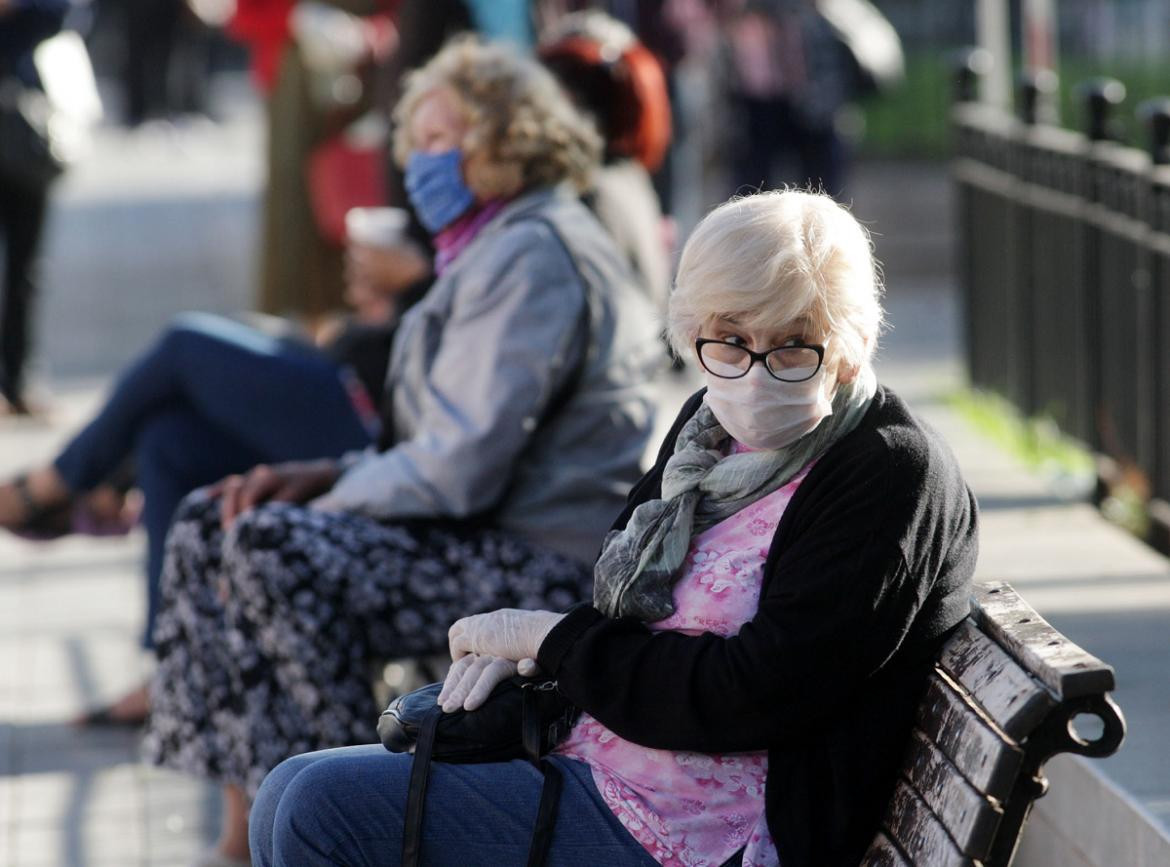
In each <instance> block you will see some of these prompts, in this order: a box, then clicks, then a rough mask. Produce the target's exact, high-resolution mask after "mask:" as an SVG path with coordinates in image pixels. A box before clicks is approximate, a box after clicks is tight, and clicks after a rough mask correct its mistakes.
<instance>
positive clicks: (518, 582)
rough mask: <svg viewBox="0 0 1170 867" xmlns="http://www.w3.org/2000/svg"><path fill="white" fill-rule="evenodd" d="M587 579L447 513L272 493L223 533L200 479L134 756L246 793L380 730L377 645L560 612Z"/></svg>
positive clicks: (188, 506) (182, 522) (170, 559)
mask: <svg viewBox="0 0 1170 867" xmlns="http://www.w3.org/2000/svg"><path fill="white" fill-rule="evenodd" d="M591 580H592V576H591V574H590V571H589V570H588V569H587V568H586V567H585V566H583V565H582V564H580V563H578V562H576V561H574V560H571V559H569V558H567V557H564V556H562V555H560V554H557V553H555V552H552V551H549V550H546V549H542V548H540V547H538V546H535V545H533V544H531V543H529V542H526V541H525V540H523V539H520V538H518V537H516V536H515V535H512V534H509V533H506V532H503V531H500V530H496V529H491V528H482V527H471V526H461V525H459V524H455V523H440V522H424V521H419V522H406V523H389V522H381V521H377V520H374V519H371V518H367V517H364V516H361V515H356V514H348V513H334V512H325V511H320V510H316V509H312V508H309V507H305V506H295V505H290V504H285V503H270V504H267V505H264V506H261V507H260V508H257V509H255V510H253V511H251V512H248V513H246V514H244V515H243V516H241V517H240V518H239V519H237V520H236V522H235V523H234V524H233V526H232V528H231V529H230V530H229V531H228V532H227V533H226V534H225V533H224V532H223V531H222V529H221V528H220V523H219V502H218V500H216V499H214V498H211V497H209V496H208V495H207V494H206V493H205V492H203V491H197V492H195V493H194V494H191V495H190V496H188V497H187V499H186V500H185V501H184V502H183V504H182V505H181V506H180V507H179V510H178V512H177V513H176V516H175V521H174V524H173V526H172V528H171V532H170V535H169V537H168V542H167V558H166V565H165V567H164V571H163V579H162V593H163V599H162V608H161V610H160V612H159V616H158V622H157V625H156V627H155V648H156V652H157V654H158V664H159V667H158V672H157V674H156V676H155V679H154V683H153V687H152V692H151V708H152V710H151V719H150V724H149V726H148V728H147V733H146V737H145V742H144V749H145V753H146V756H147V758H148V759H149V760H151V761H153V762H155V763H157V764H165V765H168V766H170V767H173V768H176V769H179V770H183V771H187V772H190V773H194V774H197V775H199V776H202V777H207V778H211V779H214V780H217V781H219V782H223V783H232V784H236V785H241V786H243V787H244V788H245V789H246V790H247V791H248V792H249V793H255V791H256V789H257V788H258V787H259V785H260V782H261V781H262V780H263V779H264V775H265V774H266V773H267V772H268V771H269V770H270V769H271V768H273V767H274V766H275V765H276V764H278V763H279V762H280V761H281V760H283V759H285V758H287V757H288V756H291V755H294V754H296V753H301V752H305V751H308V750H317V749H324V748H327V747H336V746H345V745H349V744H357V743H370V742H372V741H376V740H377V738H376V735H375V731H374V727H375V723H376V722H377V716H378V712H379V710H380V708H378V707H377V706H376V705H375V703H374V698H373V695H372V693H371V680H370V665H371V662H373V661H374V660H377V659H386V658H391V657H403V656H416V655H421V654H432V653H437V652H441V651H442V650H444V649H445V648H446V646H447V629H448V627H449V626H450V625H451V623H452V622H453V621H454V620H456V619H458V618H460V617H463V616H466V615H468V614H474V613H477V612H481V611H488V610H492V609H495V608H501V607H512V608H544V609H548V610H554V611H559V610H561V609H563V608H565V607H566V606H568V605H570V604H572V603H573V602H576V601H578V600H581V599H588V598H589V593H590V584H591Z"/></svg>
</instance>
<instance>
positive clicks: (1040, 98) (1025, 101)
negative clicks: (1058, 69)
mask: <svg viewBox="0 0 1170 867" xmlns="http://www.w3.org/2000/svg"><path fill="white" fill-rule="evenodd" d="M1058 84H1059V79H1057V77H1056V73H1055V72H1053V71H1052V70H1051V69H1035V70H1030V71H1026V72H1024V73H1023V75H1021V76H1020V120H1022V121H1023V122H1024V123H1026V124H1028V125H1029V126H1034V125H1035V124H1038V123H1056V120H1057V117H1058V113H1057V108H1056V92H1057V89H1058Z"/></svg>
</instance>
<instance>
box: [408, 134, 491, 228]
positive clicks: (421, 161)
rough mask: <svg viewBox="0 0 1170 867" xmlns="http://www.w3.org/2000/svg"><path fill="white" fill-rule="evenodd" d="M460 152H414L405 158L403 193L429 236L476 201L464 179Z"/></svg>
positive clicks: (452, 221) (457, 217)
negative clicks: (404, 187)
mask: <svg viewBox="0 0 1170 867" xmlns="http://www.w3.org/2000/svg"><path fill="white" fill-rule="evenodd" d="M462 165H463V151H461V150H460V149H459V148H452V149H451V150H449V151H442V152H441V153H427V152H425V151H414V152H412V153H411V155H410V158H409V159H408V160H407V161H406V176H405V178H404V180H405V182H406V195H407V196H408V197H409V198H410V203H411V204H412V205H413V206H414V212H415V213H416V214H418V219H419V222H421V223H422V224H423V226H425V227H426V230H427V231H428V232H430V233H431V234H432V235H433V234H435V233H436V232H438V231H439V230H440V229H444V228H446V227H447V226H450V225H451V224H452V223H454V222H455V221H456V220H457V219H459V218H460V217H461V216H463V215H464V214H465V213H467V210H468V208H470V207H471V206H472V205H473V204H475V195H474V194H473V193H472V192H471V190H470V189H468V186H467V184H466V183H465V182H464V180H463V170H462Z"/></svg>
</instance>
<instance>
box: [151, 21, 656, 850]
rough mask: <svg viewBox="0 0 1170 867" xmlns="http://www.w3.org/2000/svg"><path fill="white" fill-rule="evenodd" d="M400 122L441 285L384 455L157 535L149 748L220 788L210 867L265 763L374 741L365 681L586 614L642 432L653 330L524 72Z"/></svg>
mask: <svg viewBox="0 0 1170 867" xmlns="http://www.w3.org/2000/svg"><path fill="white" fill-rule="evenodd" d="M396 115H397V119H398V126H397V130H396V142H395V145H396V149H395V152H396V156H397V158H398V159H399V161H400V162H401V163H402V164H403V166H404V168H405V172H406V183H407V187H408V190H409V194H410V198H411V202H412V204H413V205H414V207H415V208H416V210H417V212H418V214H419V216H420V218H421V219H422V222H423V223H424V225H426V226H427V227H428V228H429V229H430V231H431V232H433V233H434V239H435V247H436V250H437V259H436V263H435V270H436V273H437V274H438V277H437V279H436V281H435V283H434V285H433V286H432V288H431V289H430V291H429V292H428V294H427V295H426V297H425V298H424V299H423V300H422V301H420V302H419V303H418V304H417V305H416V306H415V307H413V308H412V309H411V310H410V311H409V312H408V313H407V314H405V315H404V317H403V319H402V321H401V323H400V325H399V328H398V331H397V333H396V335H395V339H394V345H393V350H392V353H391V361H390V369H389V374H388V381H387V387H388V390H389V395H388V399H387V405H388V406H390V407H392V415H393V418H392V420H391V421H390V423H389V433H390V437H389V442H387V443H385V444H384V448H383V449H382V450H381V451H376V450H372V449H371V450H368V451H366V452H357V453H352V454H348V455H346V456H345V457H343V458H342V459H341V460H322V461H315V462H311V463H299V464H285V465H276V466H261V467H257V468H255V469H253V470H252V471H251V472H249V473H247V474H245V475H243V476H233V477H230V478H228V479H225V480H224V481H222V482H220V483H219V484H217V485H215V486H212V487H211V488H209V489H203V490H200V491H197V492H195V493H194V494H192V495H191V496H189V497H188V498H187V499H186V500H185V501H184V502H183V504H181V505H180V507H179V509H178V511H177V513H176V516H175V520H174V523H173V525H172V529H171V533H170V537H169V541H168V547H167V552H166V559H165V565H164V569H163V578H162V583H163V586H162V601H161V608H160V611H159V615H158V619H157V626H156V628H155V634H154V637H155V647H156V651H157V655H158V659H159V665H158V671H157V674H156V677H155V679H154V683H153V689H152V692H151V720H150V723H149V726H148V729H147V733H146V737H145V750H146V753H147V755H148V757H149V758H150V759H151V760H152V761H154V762H157V763H160V764H164V765H168V766H170V767H174V768H178V769H180V770H183V771H187V772H190V773H193V774H197V775H200V776H203V777H208V778H211V779H214V780H216V781H218V782H220V783H222V784H223V785H224V787H225V794H226V809H225V811H224V827H223V832H222V835H221V838H220V841H219V844H218V846H217V847H216V850H215V851H214V852H213V853H211V854H210V855H209V856H208V858H207V860H205V861H204V862H203V863H206V864H233V863H236V862H239V863H245V859H246V857H247V854H248V852H247V838H246V829H247V825H246V817H247V808H248V802H249V799H250V797H251V795H252V794H253V793H254V792H255V790H256V788H257V787H258V786H259V784H260V781H261V780H262V779H263V778H264V775H265V774H266V773H267V771H268V770H270V769H271V768H272V767H274V766H275V765H276V764H277V763H278V762H279V761H281V760H282V759H284V758H286V757H288V756H290V755H292V754H294V753H297V752H301V751H304V750H306V749H319V748H324V747H333V746H342V745H345V744H353V743H362V742H369V741H371V740H373V739H374V737H375V735H374V722H375V720H376V718H377V711H378V708H377V706H376V704H375V702H374V698H373V693H372V689H371V684H370V680H369V671H370V670H371V669H370V666H371V663H373V662H374V661H376V660H382V659H385V658H388V657H402V656H414V655H422V654H433V653H435V652H438V651H440V650H442V649H444V648H445V647H446V642H447V629H448V627H449V626H450V624H451V623H452V622H453V621H455V620H457V619H458V618H460V617H463V616H466V615H469V614H474V613H476V612H482V611H488V610H491V609H493V608H498V607H500V606H510V607H516V608H549V609H553V610H562V609H563V608H565V607H566V606H568V605H570V604H571V603H573V602H575V601H578V600H580V599H583V598H588V594H589V592H590V585H591V574H590V570H589V567H588V564H589V562H590V560H591V558H592V556H593V554H594V552H595V551H596V549H597V547H598V545H599V544H600V543H601V540H602V536H603V535H604V532H605V530H606V528H607V527H608V525H609V522H610V520H611V519H612V516H613V515H614V514H615V513H616V512H617V511H619V510H620V508H621V506H622V503H623V502H624V497H625V492H626V490H627V489H628V487H629V485H630V484H631V483H632V482H633V481H634V480H635V479H636V477H637V475H638V470H639V463H640V459H641V455H642V453H643V450H644V447H645V443H646V438H647V435H648V433H649V430H650V423H651V412H650V401H649V399H648V393H647V390H646V386H645V383H646V381H647V377H648V374H649V372H650V369H651V367H652V365H653V364H654V363H656V362H657V360H658V359H659V355H660V353H659V350H658V348H657V341H656V337H655V330H654V317H653V316H652V315H651V314H650V311H649V309H648V307H647V306H646V305H645V302H644V300H643V297H642V293H641V292H639V290H638V289H637V288H635V287H634V285H633V283H632V280H631V277H630V273H629V269H628V267H627V266H626V264H625V262H624V260H623V258H622V257H621V255H620V253H618V251H617V250H616V248H615V247H614V245H613V243H612V241H611V240H610V239H609V237H608V236H607V235H606V234H605V232H604V231H603V230H602V228H601V227H600V226H599V225H598V223H597V222H596V221H595V219H594V218H593V217H592V215H591V214H590V213H589V212H588V210H587V209H586V208H585V207H584V206H583V205H582V204H581V203H580V202H579V201H578V199H577V196H576V188H577V187H579V186H580V185H582V184H584V183H585V182H586V180H587V176H588V173H589V171H590V169H591V167H592V166H593V165H594V164H595V161H596V158H597V155H598V153H599V150H600V141H599V139H598V137H597V134H596V133H595V132H594V131H593V129H592V127H590V126H589V125H588V123H587V122H586V121H584V120H583V119H582V118H581V117H580V116H579V115H578V114H576V112H575V111H574V110H573V109H572V107H571V106H570V105H569V103H568V102H567V101H566V98H565V97H564V95H563V94H562V93H561V91H560V90H559V88H558V87H557V85H556V84H555V83H554V81H553V80H552V78H551V77H550V75H549V74H548V73H547V72H545V71H544V70H543V69H541V68H540V67H539V66H538V65H537V64H535V63H534V62H533V61H530V60H526V59H522V58H521V57H519V56H518V55H517V54H515V53H514V52H512V51H511V50H510V49H507V48H504V47H491V46H484V45H481V44H478V43H476V42H472V41H460V42H456V43H454V44H452V45H450V46H448V47H447V48H445V49H444V50H443V51H442V52H440V54H438V55H437V56H436V57H435V58H434V59H433V60H432V61H431V62H430V63H428V64H427V65H426V66H425V67H424V68H422V69H421V70H419V71H418V72H417V73H415V74H414V75H413V77H412V78H411V79H409V80H408V82H407V85H406V87H405V90H404V94H403V97H402V99H401V101H400V104H399V106H398V108H397V112H396Z"/></svg>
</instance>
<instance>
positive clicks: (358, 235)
mask: <svg viewBox="0 0 1170 867" xmlns="http://www.w3.org/2000/svg"><path fill="white" fill-rule="evenodd" d="M409 224H410V217H409V215H408V214H407V213H406V211H404V210H403V209H402V208H350V209H349V210H348V211H346V212H345V237H346V239H347V240H348V241H350V242H351V243H354V244H361V245H363V246H366V247H393V246H395V245H397V244H399V243H400V242H401V241H402V239H403V237H404V236H405V234H406V228H407V226H408V225H409Z"/></svg>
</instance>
